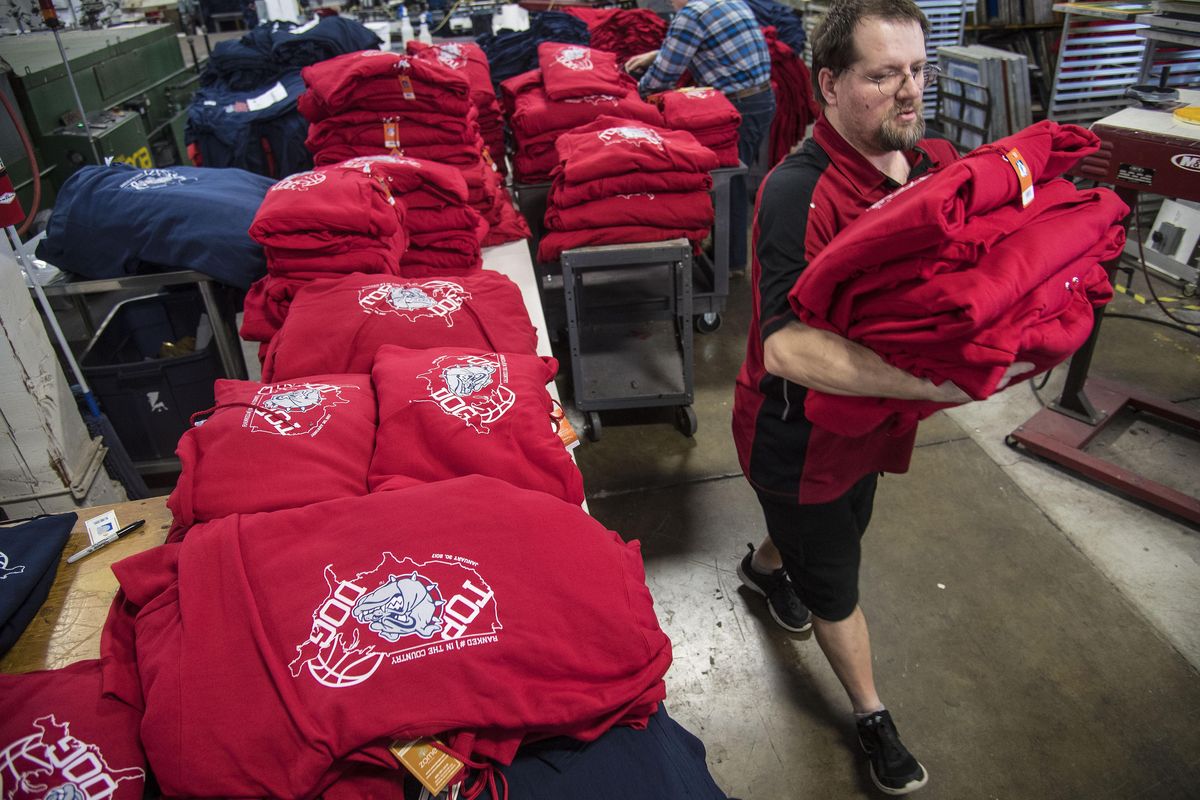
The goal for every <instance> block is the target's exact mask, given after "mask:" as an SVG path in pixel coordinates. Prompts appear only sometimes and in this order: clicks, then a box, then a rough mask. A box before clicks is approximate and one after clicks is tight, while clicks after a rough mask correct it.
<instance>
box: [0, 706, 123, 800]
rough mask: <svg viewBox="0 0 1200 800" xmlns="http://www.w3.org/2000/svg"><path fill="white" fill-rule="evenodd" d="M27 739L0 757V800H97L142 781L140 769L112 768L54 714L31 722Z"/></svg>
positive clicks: (94, 748)
mask: <svg viewBox="0 0 1200 800" xmlns="http://www.w3.org/2000/svg"><path fill="white" fill-rule="evenodd" d="M29 730H30V733H29V735H27V736H23V737H21V738H20V739H17V740H16V741H14V742H12V743H10V744H9V745H8V746H7V747H5V748H4V750H3V751H2V752H0V797H3V798H4V800H50V799H51V798H53V799H54V800H102V799H103V798H109V797H112V796H113V794H115V793H116V791H117V787H118V786H119V785H120V784H121V782H122V781H132V780H136V781H145V779H146V773H145V771H144V770H142V769H141V768H140V767H125V768H113V767H111V766H109V764H108V762H107V761H106V760H105V758H104V754H103V753H102V752H101V751H100V748H99V747H97V746H96V745H94V744H91V743H89V742H85V741H83V740H81V739H78V738H76V737H75V736H72V735H71V723H70V722H69V721H68V722H62V723H60V722H59V721H58V719H57V718H56V717H55V715H54V714H48V715H46V716H44V717H39V718H38V719H35V720H33V722H32V724H31V725H30V728H29Z"/></svg>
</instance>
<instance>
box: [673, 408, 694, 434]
mask: <svg viewBox="0 0 1200 800" xmlns="http://www.w3.org/2000/svg"><path fill="white" fill-rule="evenodd" d="M675 424H676V425H677V426H678V427H679V432H680V433H682V434H683V435H684V436H686V437H688V438H689V439H690V438H691V437H693V436H695V435H696V430H697V429H698V428H699V427H700V426H699V423H698V422H697V421H696V412H695V411H693V410H692V407H691V406H680V407H679V408H677V409H676V410H675Z"/></svg>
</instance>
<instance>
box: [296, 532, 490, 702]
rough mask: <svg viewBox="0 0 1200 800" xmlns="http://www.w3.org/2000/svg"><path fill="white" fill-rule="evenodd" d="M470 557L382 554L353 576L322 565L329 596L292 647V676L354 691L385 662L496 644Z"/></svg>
mask: <svg viewBox="0 0 1200 800" xmlns="http://www.w3.org/2000/svg"><path fill="white" fill-rule="evenodd" d="M478 567H479V564H478V563H477V562H475V561H472V560H471V559H469V558H464V557H462V556H457V555H450V554H446V553H434V554H432V555H431V556H430V558H429V560H427V561H422V562H417V561H414V560H413V559H412V558H411V557H409V556H405V557H404V558H397V557H396V556H395V555H394V554H393V553H390V552H385V553H383V557H382V559H381V560H380V562H379V564H378V565H377V566H376V567H375V568H374V569H371V570H368V571H366V572H359V573H357V574H356V575H354V576H353V577H352V578H339V577H338V575H337V573H336V572H335V571H334V568H333V565H332V564H328V565H326V567H325V583H326V586H327V589H328V591H327V593H326V595H325V599H324V601H323V602H322V603H321V604H320V605H319V606H318V607H317V609H316V611H314V612H313V616H312V629H311V632H310V633H309V636H308V639H306V640H305V641H304V642H302V643H301V644H299V645H297V646H296V658H295V659H294V660H293V661H292V663H291V664H290V665H289V669H290V670H291V673H292V677H294V678H299V677H301V676H302V675H304V674H305V673H308V675H309V676H311V677H312V678H313V679H314V680H316V681H317V683H319V684H321V685H322V686H327V687H329V688H331V689H341V688H345V687H347V686H356V685H358V684H360V683H362V682H363V681H365V680H367V679H368V678H370V677H371V676H372V675H374V674H375V673H376V672H377V671H378V670H379V668H380V667H381V666H382V665H383V664H384V663H385V662H387V663H390V664H392V665H398V664H404V663H407V662H409V661H414V660H416V659H419V658H428V657H433V656H438V655H441V654H445V653H449V652H453V651H456V650H461V649H463V648H466V647H478V646H482V645H488V644H493V643H495V642H497V641H499V636H498V635H497V634H498V632H499V631H500V630H502V628H503V626H502V625H501V624H500V618H499V616H498V615H497V609H496V598H495V596H494V594H493V592H492V588H491V586H489V585H488V583H487V581H485V580H484V579H483V577H482V576H481V575H480V574H479V571H478Z"/></svg>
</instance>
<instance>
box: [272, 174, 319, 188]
mask: <svg viewBox="0 0 1200 800" xmlns="http://www.w3.org/2000/svg"><path fill="white" fill-rule="evenodd" d="M325 178H326V175H325V173H324V172H297V173H296V174H295V175H289V176H288V177H286V178H284V179H283V180H281V181H280V182H279V183H277V184H275V185H274V186H272V187H271V191H272V192H279V191H290V192H307V191H308V190H309V189H311V188H312V187H314V186H320V185H321V184H322V183H324V182H325Z"/></svg>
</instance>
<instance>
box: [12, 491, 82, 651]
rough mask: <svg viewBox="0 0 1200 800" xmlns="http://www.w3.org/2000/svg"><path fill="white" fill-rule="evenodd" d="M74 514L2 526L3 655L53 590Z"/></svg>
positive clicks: (73, 521)
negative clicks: (51, 589) (51, 588)
mask: <svg viewBox="0 0 1200 800" xmlns="http://www.w3.org/2000/svg"><path fill="white" fill-rule="evenodd" d="M77 519H78V517H77V516H76V515H75V514H57V515H55V516H48V517H40V518H38V519H34V520H31V521H29V522H25V523H23V524H20V525H15V526H12V527H0V656H2V655H4V654H5V653H7V652H8V649H9V648H10V647H12V646H13V645H14V644H16V641H17V639H19V638H20V636H21V633H22V632H24V630H25V627H26V626H27V625H29V623H30V622H31V621H32V620H33V617H34V615H35V614H37V611H38V609H39V608H41V607H42V603H44V602H46V597H47V596H48V595H49V594H50V587H51V586H52V585H53V584H54V576H55V575H57V574H58V561H59V557H60V556H61V555H62V550H63V547H65V546H66V544H67V539H69V538H70V536H71V528H72V527H74V526H75V521H76V520H77Z"/></svg>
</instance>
